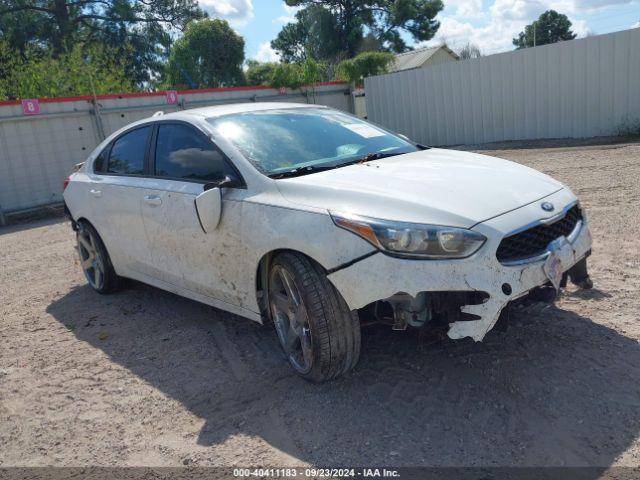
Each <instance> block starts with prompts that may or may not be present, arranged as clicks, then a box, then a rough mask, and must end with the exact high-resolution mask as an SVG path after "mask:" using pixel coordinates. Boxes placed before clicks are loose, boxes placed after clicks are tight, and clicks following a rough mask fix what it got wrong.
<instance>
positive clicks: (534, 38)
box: [513, 10, 576, 49]
mask: <svg viewBox="0 0 640 480" xmlns="http://www.w3.org/2000/svg"><path fill="white" fill-rule="evenodd" d="M574 38H576V34H575V33H573V32H572V31H571V22H570V21H569V19H568V18H567V16H566V15H563V14H561V13H558V12H556V11H555V10H547V11H546V12H544V13H543V14H542V15H540V17H539V18H538V19H537V20H536V21H535V22H533V23H532V24H531V25H527V26H526V27H525V28H524V31H523V32H520V34H519V35H518V38H514V39H513V44H514V45H515V46H516V47H517V49H521V48H529V47H535V46H539V45H547V44H550V43H557V42H562V41H565V40H573V39H574Z"/></svg>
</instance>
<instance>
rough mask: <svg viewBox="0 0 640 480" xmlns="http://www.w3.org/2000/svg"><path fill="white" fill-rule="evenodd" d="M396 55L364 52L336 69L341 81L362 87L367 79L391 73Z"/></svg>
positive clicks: (341, 63)
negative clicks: (390, 69)
mask: <svg viewBox="0 0 640 480" xmlns="http://www.w3.org/2000/svg"><path fill="white" fill-rule="evenodd" d="M393 60H394V55H393V54H392V53H389V52H363V53H360V54H359V55H357V56H356V57H354V58H351V59H349V60H343V61H342V62H340V63H339V64H338V67H337V68H336V73H337V77H338V78H339V79H340V80H345V81H347V82H350V83H353V84H356V85H361V84H362V83H364V79H365V78H366V77H370V76H372V75H380V74H383V73H387V72H388V71H389V66H390V65H391V64H392V63H393Z"/></svg>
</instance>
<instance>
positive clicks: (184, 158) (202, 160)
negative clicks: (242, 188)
mask: <svg viewBox="0 0 640 480" xmlns="http://www.w3.org/2000/svg"><path fill="white" fill-rule="evenodd" d="M155 169H156V170H155V174H156V175H157V176H159V177H171V178H184V179H185V180H202V181H217V180H222V179H223V178H224V177H225V175H229V176H232V177H234V176H236V175H235V172H234V171H233V169H232V168H231V166H230V165H229V164H228V163H227V162H226V160H225V159H224V157H223V156H222V153H220V151H219V150H218V149H217V148H216V147H215V146H214V145H213V143H211V142H210V141H209V140H207V139H206V138H204V137H203V136H202V135H201V134H200V133H198V132H197V131H196V130H195V129H193V128H191V127H189V126H187V125H180V124H164V125H163V124H160V126H159V127H158V139H157V142H156V164H155Z"/></svg>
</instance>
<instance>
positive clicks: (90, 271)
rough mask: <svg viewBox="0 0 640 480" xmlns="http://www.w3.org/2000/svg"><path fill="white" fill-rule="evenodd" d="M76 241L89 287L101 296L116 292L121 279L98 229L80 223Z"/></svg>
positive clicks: (88, 224)
mask: <svg viewBox="0 0 640 480" xmlns="http://www.w3.org/2000/svg"><path fill="white" fill-rule="evenodd" d="M76 241H77V243H78V255H79V256H80V267H81V268H82V271H83V273H84V276H85V278H86V279H87V283H89V286H90V287H91V288H93V290H95V291H96V292H98V293H101V294H107V293H112V292H114V291H116V290H117V289H118V287H119V286H120V280H121V279H120V277H118V275H116V272H115V270H114V269H113V265H112V263H111V258H110V257H109V253H108V252H107V249H106V247H105V246H104V243H103V242H102V239H101V238H100V235H98V232H97V231H96V229H95V228H93V226H92V225H91V224H90V223H89V222H86V221H80V222H78V231H77V232H76Z"/></svg>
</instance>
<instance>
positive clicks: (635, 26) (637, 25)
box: [631, 22, 640, 28]
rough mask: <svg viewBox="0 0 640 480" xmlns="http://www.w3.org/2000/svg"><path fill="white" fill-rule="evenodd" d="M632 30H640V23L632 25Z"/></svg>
mask: <svg viewBox="0 0 640 480" xmlns="http://www.w3.org/2000/svg"><path fill="white" fill-rule="evenodd" d="M631 28H640V22H636V23H634V24H633V25H631Z"/></svg>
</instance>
